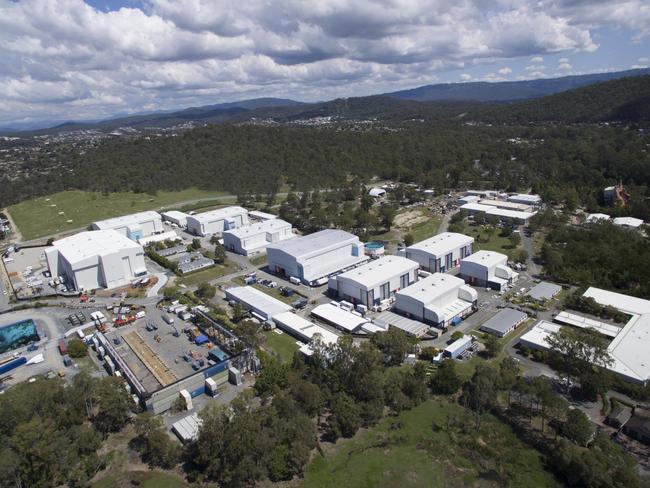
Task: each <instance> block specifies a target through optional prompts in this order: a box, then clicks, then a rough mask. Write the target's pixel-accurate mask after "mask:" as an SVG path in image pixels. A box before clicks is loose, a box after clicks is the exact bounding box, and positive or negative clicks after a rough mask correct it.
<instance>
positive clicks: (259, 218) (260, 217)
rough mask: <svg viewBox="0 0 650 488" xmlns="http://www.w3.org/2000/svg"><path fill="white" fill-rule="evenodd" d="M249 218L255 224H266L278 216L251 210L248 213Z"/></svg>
mask: <svg viewBox="0 0 650 488" xmlns="http://www.w3.org/2000/svg"><path fill="white" fill-rule="evenodd" d="M248 218H249V219H250V220H251V221H254V222H264V221H265V220H273V219H277V218H278V217H277V215H273V214H270V213H267V212H262V211H261V210H251V211H250V212H248Z"/></svg>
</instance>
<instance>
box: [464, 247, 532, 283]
mask: <svg viewBox="0 0 650 488" xmlns="http://www.w3.org/2000/svg"><path fill="white" fill-rule="evenodd" d="M460 277H461V278H463V279H464V280H465V281H466V282H467V283H469V284H470V285H474V286H481V287H489V288H492V289H494V290H499V291H502V290H505V289H506V287H508V286H509V285H512V284H513V283H514V282H515V281H517V278H519V274H518V273H516V272H515V271H513V270H512V268H510V267H508V256H506V255H505V254H501V253H499V252H494V251H477V252H475V253H474V254H472V255H471V256H468V257H466V258H465V259H463V260H461V262H460Z"/></svg>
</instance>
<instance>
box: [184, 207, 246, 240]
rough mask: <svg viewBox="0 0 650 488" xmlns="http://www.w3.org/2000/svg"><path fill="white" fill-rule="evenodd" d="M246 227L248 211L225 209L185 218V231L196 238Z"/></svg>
mask: <svg viewBox="0 0 650 488" xmlns="http://www.w3.org/2000/svg"><path fill="white" fill-rule="evenodd" d="M245 225H248V210H246V209H245V208H242V207H225V208H218V209H216V210H210V211H208V212H203V213H199V214H196V215H188V216H187V231H188V232H191V233H192V234H194V235H196V236H207V235H210V234H221V233H222V232H223V231H226V230H230V229H236V228H238V227H243V226H245Z"/></svg>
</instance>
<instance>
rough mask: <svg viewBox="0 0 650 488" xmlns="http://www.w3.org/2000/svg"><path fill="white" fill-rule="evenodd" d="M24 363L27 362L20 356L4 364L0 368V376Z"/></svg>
mask: <svg viewBox="0 0 650 488" xmlns="http://www.w3.org/2000/svg"><path fill="white" fill-rule="evenodd" d="M26 362H27V358H26V357H25V356H21V357H19V358H16V359H13V360H11V361H9V362H8V363H4V364H3V365H1V366H0V374H5V373H6V372H8V371H11V370H12V369H16V368H17V367H18V366H22V365H23V364H25V363H26Z"/></svg>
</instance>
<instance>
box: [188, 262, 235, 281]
mask: <svg viewBox="0 0 650 488" xmlns="http://www.w3.org/2000/svg"><path fill="white" fill-rule="evenodd" d="M236 270H237V265H236V264H235V263H232V262H230V261H226V262H225V263H224V264H215V265H214V266H211V267H209V268H206V269H202V270H200V271H195V272H194V273H190V274H188V275H184V276H181V277H179V278H177V283H179V284H182V285H185V286H196V285H200V284H201V283H207V282H209V281H212V280H216V279H217V278H221V277H222V276H224V275H227V274H230V273H234V272H235V271H236Z"/></svg>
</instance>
